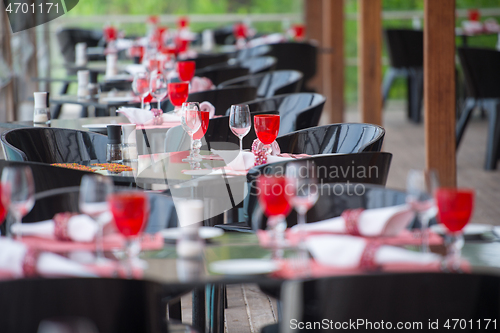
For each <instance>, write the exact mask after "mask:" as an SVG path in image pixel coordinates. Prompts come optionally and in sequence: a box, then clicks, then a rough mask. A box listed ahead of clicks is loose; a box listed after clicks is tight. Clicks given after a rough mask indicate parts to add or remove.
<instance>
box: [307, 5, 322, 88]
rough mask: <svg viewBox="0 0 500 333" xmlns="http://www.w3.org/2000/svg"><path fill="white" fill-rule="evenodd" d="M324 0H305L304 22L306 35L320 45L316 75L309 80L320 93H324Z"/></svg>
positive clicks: (310, 84)
mask: <svg viewBox="0 0 500 333" xmlns="http://www.w3.org/2000/svg"><path fill="white" fill-rule="evenodd" d="M322 18H323V0H305V1H304V22H305V25H306V37H307V39H308V40H313V41H316V43H317V46H318V49H319V50H318V59H317V68H318V70H317V72H316V76H315V77H314V78H312V79H311V80H310V81H309V86H310V87H311V88H313V89H315V90H316V91H317V92H318V93H323V66H322V61H321V59H322V56H321V54H322V52H321V49H322V47H323V20H322Z"/></svg>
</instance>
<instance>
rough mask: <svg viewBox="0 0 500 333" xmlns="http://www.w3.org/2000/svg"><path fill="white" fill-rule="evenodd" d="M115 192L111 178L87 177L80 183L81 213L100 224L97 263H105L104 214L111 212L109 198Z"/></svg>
mask: <svg viewBox="0 0 500 333" xmlns="http://www.w3.org/2000/svg"><path fill="white" fill-rule="evenodd" d="M112 192H113V182H112V181H111V178H109V177H106V176H101V175H85V176H83V177H82V180H81V183H80V198H79V202H78V206H79V208H80V212H82V213H84V214H87V215H88V216H90V217H91V218H92V219H94V221H95V222H96V223H97V224H98V232H97V235H96V238H95V241H96V256H97V259H96V260H97V262H98V263H103V262H105V261H106V259H105V258H104V244H103V229H104V226H103V223H102V217H103V215H104V213H106V212H108V211H109V207H108V202H107V198H108V196H109V195H110V194H111V193H112Z"/></svg>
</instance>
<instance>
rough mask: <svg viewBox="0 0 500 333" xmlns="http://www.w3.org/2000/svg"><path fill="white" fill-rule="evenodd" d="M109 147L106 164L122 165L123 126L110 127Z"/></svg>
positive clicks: (108, 127)
mask: <svg viewBox="0 0 500 333" xmlns="http://www.w3.org/2000/svg"><path fill="white" fill-rule="evenodd" d="M107 129H108V146H107V149H106V162H110V163H121V162H122V161H123V154H122V137H121V130H122V127H121V125H108V126H107Z"/></svg>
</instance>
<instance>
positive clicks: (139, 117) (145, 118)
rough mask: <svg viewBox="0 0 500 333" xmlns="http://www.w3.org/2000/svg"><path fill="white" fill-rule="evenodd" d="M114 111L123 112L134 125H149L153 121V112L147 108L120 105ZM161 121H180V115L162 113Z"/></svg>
mask: <svg viewBox="0 0 500 333" xmlns="http://www.w3.org/2000/svg"><path fill="white" fill-rule="evenodd" d="M116 112H119V113H121V114H123V115H124V116H125V117H127V119H128V120H129V121H130V123H131V124H136V125H149V124H153V123H154V113H153V112H151V111H149V110H143V109H139V108H125V107H121V108H119V109H118V110H117V111H116ZM162 121H163V122H164V123H169V122H170V123H171V122H178V123H180V121H181V117H180V116H178V115H176V114H174V113H163V114H162Z"/></svg>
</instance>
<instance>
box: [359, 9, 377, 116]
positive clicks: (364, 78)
mask: <svg viewBox="0 0 500 333" xmlns="http://www.w3.org/2000/svg"><path fill="white" fill-rule="evenodd" d="M358 11H359V20H358V61H359V67H358V95H359V96H358V100H359V104H360V110H361V119H362V121H363V122H365V123H370V124H377V125H382V93H381V91H382V1H381V0H358Z"/></svg>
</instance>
